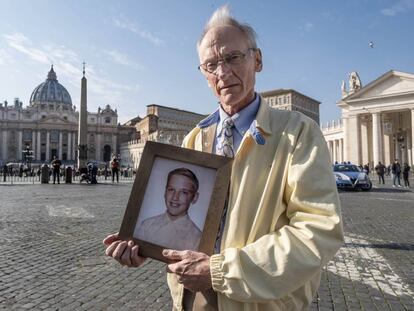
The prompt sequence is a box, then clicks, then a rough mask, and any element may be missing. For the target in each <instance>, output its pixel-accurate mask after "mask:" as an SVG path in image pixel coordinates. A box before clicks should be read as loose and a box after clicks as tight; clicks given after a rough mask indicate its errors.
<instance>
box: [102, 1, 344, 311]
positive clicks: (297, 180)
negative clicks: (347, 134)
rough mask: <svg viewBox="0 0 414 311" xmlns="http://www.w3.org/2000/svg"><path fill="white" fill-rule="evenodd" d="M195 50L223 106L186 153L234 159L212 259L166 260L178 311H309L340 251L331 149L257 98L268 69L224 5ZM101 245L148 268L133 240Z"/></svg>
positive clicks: (185, 256)
mask: <svg viewBox="0 0 414 311" xmlns="http://www.w3.org/2000/svg"><path fill="white" fill-rule="evenodd" d="M197 47H198V54H199V60H200V65H199V70H200V72H201V74H202V75H203V77H204V78H205V79H206V80H207V82H208V85H209V86H210V87H211V89H212V91H213V93H214V95H215V96H216V97H217V98H218V102H219V105H218V107H217V109H216V111H215V112H214V113H213V114H211V115H210V116H208V117H207V118H205V119H204V120H202V121H201V122H200V123H199V124H198V125H197V126H196V128H194V129H193V130H192V131H191V132H190V133H189V134H188V135H187V136H186V138H185V139H184V141H183V147H185V148H190V149H195V150H199V151H204V152H209V153H216V154H220V155H223V156H228V157H233V164H232V166H233V170H232V174H231V180H230V188H229V196H228V200H227V202H228V203H227V205H226V210H227V212H225V213H223V215H222V223H223V226H221V228H220V230H219V231H218V233H217V234H216V233H214V236H210V237H208V238H210V239H214V240H216V241H219V243H217V244H216V247H215V253H214V254H213V255H211V256H210V255H207V254H205V253H203V252H199V251H193V250H185V251H180V250H169V249H165V250H164V251H163V256H164V257H166V259H167V260H168V261H169V262H170V264H169V265H168V266H167V271H168V285H169V287H170V292H171V295H172V300H173V303H172V304H173V309H174V310H226V311H229V310H230V311H231V310H304V309H307V307H308V306H310V304H311V303H312V299H313V297H314V296H315V294H316V291H317V289H318V284H319V281H320V278H321V273H322V269H323V267H324V266H325V265H326V264H327V263H328V261H329V260H331V259H332V257H333V256H334V254H335V253H336V252H337V250H338V249H339V247H340V246H341V245H342V243H343V231H342V221H341V216H340V205H339V198H338V193H337V190H336V185H335V182H334V180H333V177H332V166H331V159H330V155H329V151H328V148H327V146H326V142H325V140H324V138H323V135H322V133H321V131H320V128H319V126H318V125H317V124H316V123H315V122H314V121H312V120H311V119H309V118H307V117H305V116H304V115H303V114H301V113H298V112H296V111H288V110H279V109H273V108H271V107H270V106H269V104H267V102H266V101H265V100H264V99H263V98H262V97H260V95H259V94H258V93H256V92H255V78H256V73H258V72H260V71H261V70H262V66H263V64H262V54H261V51H260V49H259V48H258V47H257V45H256V35H255V32H254V30H253V28H251V27H250V26H249V25H246V24H242V23H240V22H239V21H237V20H236V19H235V18H233V17H231V16H230V14H229V11H228V7H227V6H224V7H221V8H219V9H217V11H216V12H215V13H214V14H213V15H212V17H211V18H210V20H209V22H208V23H207V24H206V27H205V29H204V31H203V33H202V36H201V38H200V40H199V42H198V44H197ZM173 61H174V60H173V59H171V62H173ZM281 75H282V74H281ZM293 141H294V142H295V143H294V144H292V142H293ZM315 176H318V178H315ZM159 195H162V194H161V193H160V194H159ZM103 242H104V245H105V246H106V255H107V256H110V257H113V258H114V259H116V260H117V261H119V262H120V263H121V264H122V265H126V266H128V267H139V266H141V265H142V264H143V263H144V261H145V258H143V257H140V256H139V255H138V251H139V246H138V245H135V243H134V242H133V241H132V240H130V241H122V240H120V238H119V236H118V234H111V235H108V236H107V237H106V238H105V239H104V241H103ZM137 303H138V302H137ZM137 307H138V308H139V306H137Z"/></svg>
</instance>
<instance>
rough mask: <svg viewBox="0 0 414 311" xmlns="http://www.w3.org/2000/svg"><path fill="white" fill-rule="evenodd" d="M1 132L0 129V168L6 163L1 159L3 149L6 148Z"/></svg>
mask: <svg viewBox="0 0 414 311" xmlns="http://www.w3.org/2000/svg"><path fill="white" fill-rule="evenodd" d="M3 131H5V130H3ZM3 131H2V130H1V129H0V165H1V166H3V164H4V163H6V161H5V159H3V149H4V148H6V144H5V143H4V142H3Z"/></svg>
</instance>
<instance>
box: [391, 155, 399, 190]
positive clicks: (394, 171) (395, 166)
mask: <svg viewBox="0 0 414 311" xmlns="http://www.w3.org/2000/svg"><path fill="white" fill-rule="evenodd" d="M391 171H392V175H393V180H392V186H393V187H396V186H397V185H396V181H398V187H401V165H400V163H399V162H398V159H395V161H394V164H393V165H392V167H391Z"/></svg>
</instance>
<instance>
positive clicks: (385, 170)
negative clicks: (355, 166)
mask: <svg viewBox="0 0 414 311" xmlns="http://www.w3.org/2000/svg"><path fill="white" fill-rule="evenodd" d="M359 168H360V169H361V171H363V172H365V173H366V174H367V175H369V174H370V173H371V171H372V169H371V168H370V165H369V163H367V164H365V165H360V166H359ZM373 170H374V171H375V173H376V174H377V176H378V183H379V184H381V183H382V184H383V185H385V178H384V177H385V176H392V186H393V187H403V186H402V185H401V175H402V178H403V180H404V187H405V188H409V187H410V180H409V178H410V171H411V167H410V165H408V163H407V162H405V163H404V165H403V166H401V164H400V162H399V160H398V159H395V161H394V163H392V164H389V165H388V166H386V165H384V164H383V163H381V162H378V164H377V165H376V166H375V167H374V168H373Z"/></svg>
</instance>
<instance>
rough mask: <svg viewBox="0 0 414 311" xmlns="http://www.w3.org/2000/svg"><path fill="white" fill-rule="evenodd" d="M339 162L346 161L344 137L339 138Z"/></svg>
mask: <svg viewBox="0 0 414 311" xmlns="http://www.w3.org/2000/svg"><path fill="white" fill-rule="evenodd" d="M339 162H340V163H342V162H344V140H343V138H341V139H339Z"/></svg>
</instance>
